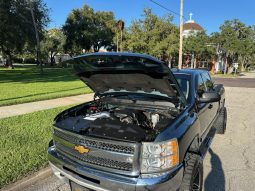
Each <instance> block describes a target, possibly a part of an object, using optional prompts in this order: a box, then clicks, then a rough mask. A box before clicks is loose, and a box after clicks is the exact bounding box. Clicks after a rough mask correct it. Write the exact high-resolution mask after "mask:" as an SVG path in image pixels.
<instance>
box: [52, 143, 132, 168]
mask: <svg viewBox="0 0 255 191" xmlns="http://www.w3.org/2000/svg"><path fill="white" fill-rule="evenodd" d="M56 148H57V151H60V153H62V154H64V155H67V156H69V155H71V157H74V158H76V159H78V160H81V161H83V162H85V163H90V164H93V165H99V166H103V167H107V168H114V169H118V170H125V171H131V170H132V164H131V163H126V162H119V161H115V160H110V159H105V158H100V157H95V156H90V155H82V154H79V153H76V152H74V151H73V150H72V149H69V148H67V147H64V146H62V145H60V144H58V143H57V144H56Z"/></svg>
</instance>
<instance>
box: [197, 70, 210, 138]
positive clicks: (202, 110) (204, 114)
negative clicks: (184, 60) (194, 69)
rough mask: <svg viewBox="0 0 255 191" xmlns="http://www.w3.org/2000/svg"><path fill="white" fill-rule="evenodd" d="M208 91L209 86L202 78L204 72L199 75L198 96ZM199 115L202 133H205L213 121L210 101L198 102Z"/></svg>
mask: <svg viewBox="0 0 255 191" xmlns="http://www.w3.org/2000/svg"><path fill="white" fill-rule="evenodd" d="M206 91H207V86H206V84H205V81H204V80H203V78H202V74H199V75H198V79H197V96H198V97H201V96H202V94H203V93H204V92H206ZM197 108H198V116H199V121H200V126H201V133H202V134H203V133H204V132H205V131H206V129H207V128H208V126H209V124H210V123H211V120H212V119H211V118H210V117H211V113H210V112H211V104H210V103H199V104H197Z"/></svg>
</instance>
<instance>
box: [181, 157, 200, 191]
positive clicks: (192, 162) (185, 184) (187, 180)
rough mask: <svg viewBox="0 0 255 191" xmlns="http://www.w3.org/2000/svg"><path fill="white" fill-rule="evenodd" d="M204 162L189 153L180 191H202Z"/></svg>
mask: <svg viewBox="0 0 255 191" xmlns="http://www.w3.org/2000/svg"><path fill="white" fill-rule="evenodd" d="M202 189H203V160H202V159H201V157H200V156H199V155H196V154H192V153H188V154H187V156H186V157H185V167H184V174H183V179H182V184H181V187H180V191H202Z"/></svg>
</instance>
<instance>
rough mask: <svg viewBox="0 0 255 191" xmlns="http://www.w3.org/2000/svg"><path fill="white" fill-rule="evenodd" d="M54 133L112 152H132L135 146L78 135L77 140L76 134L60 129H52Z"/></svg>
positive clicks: (66, 138)
mask: <svg viewBox="0 0 255 191" xmlns="http://www.w3.org/2000/svg"><path fill="white" fill-rule="evenodd" d="M54 135H56V136H57V137H61V138H62V139H65V140H67V141H70V142H72V143H76V144H84V145H85V146H88V147H93V148H97V149H102V150H108V151H114V152H120V153H127V154H134V152H135V148H134V147H130V146H123V145H119V144H111V143H106V142H105V141H99V140H96V141H95V140H91V139H90V138H87V137H86V138H85V137H80V138H79V140H78V139H77V135H75V136H72V135H71V133H68V134H67V133H64V132H62V131H60V130H56V129H55V130H54Z"/></svg>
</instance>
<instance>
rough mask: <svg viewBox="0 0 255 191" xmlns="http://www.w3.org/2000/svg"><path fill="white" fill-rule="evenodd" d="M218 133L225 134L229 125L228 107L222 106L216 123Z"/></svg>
mask: <svg viewBox="0 0 255 191" xmlns="http://www.w3.org/2000/svg"><path fill="white" fill-rule="evenodd" d="M214 126H215V128H216V133H217V134H224V133H225V131H226V126H227V109H226V107H222V108H221V110H220V113H219V116H218V118H217V119H216V121H215V124H214Z"/></svg>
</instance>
